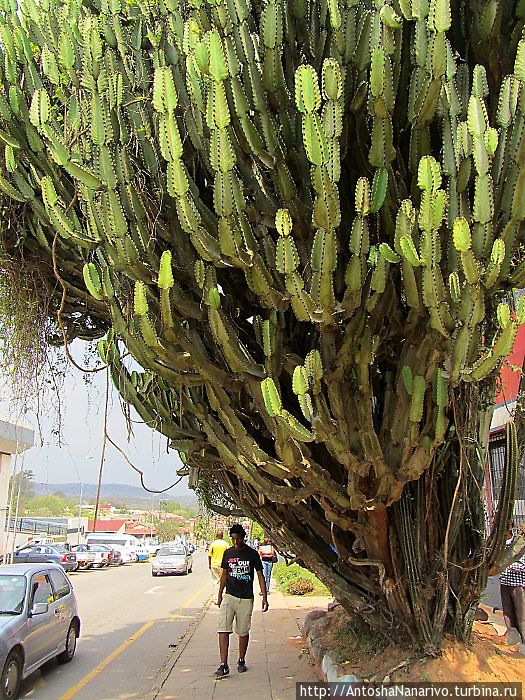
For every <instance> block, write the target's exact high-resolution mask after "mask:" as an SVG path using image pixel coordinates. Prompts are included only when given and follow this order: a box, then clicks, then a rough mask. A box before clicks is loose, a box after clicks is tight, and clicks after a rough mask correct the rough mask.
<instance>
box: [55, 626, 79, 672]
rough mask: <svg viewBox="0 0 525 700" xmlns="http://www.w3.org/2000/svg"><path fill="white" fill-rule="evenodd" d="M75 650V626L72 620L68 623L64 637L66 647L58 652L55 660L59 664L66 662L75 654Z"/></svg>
mask: <svg viewBox="0 0 525 700" xmlns="http://www.w3.org/2000/svg"><path fill="white" fill-rule="evenodd" d="M76 650H77V626H76V624H75V623H74V622H72V623H71V624H70V625H69V629H68V631H67V637H66V648H65V650H64V651H63V652H62V653H61V654H58V656H57V660H58V662H59V663H61V664H67V663H69V662H70V661H71V659H72V658H73V657H74V656H75V651H76Z"/></svg>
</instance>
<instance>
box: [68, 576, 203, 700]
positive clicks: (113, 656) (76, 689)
mask: <svg viewBox="0 0 525 700" xmlns="http://www.w3.org/2000/svg"><path fill="white" fill-rule="evenodd" d="M209 587H210V584H209V583H205V584H204V586H202V587H201V588H199V590H198V591H197V592H196V593H194V594H193V595H192V596H191V598H188V600H187V601H186V602H185V603H184V604H183V605H181V606H180V608H179V609H178V610H177V611H176V612H175V613H173V615H170V617H169V618H168V620H170V621H173V620H176V619H177V618H178V617H180V616H181V614H182V612H183V611H184V610H186V608H188V607H189V606H190V605H191V604H192V603H193V601H194V600H196V599H197V598H198V597H199V596H200V595H201V594H202V593H203V592H204V591H205V590H206V588H209ZM156 622H162V620H153V621H152V622H146V624H145V625H142V627H141V628H140V629H139V630H137V632H135V634H133V635H132V636H131V637H130V638H129V639H126V641H125V642H123V643H122V644H121V645H120V646H119V647H117V648H116V649H115V650H114V651H112V652H111V654H110V655H109V656H107V657H106V658H105V659H104V661H101V662H100V663H99V664H98V666H95V668H94V669H93V670H92V671H90V672H89V673H88V674H87V675H86V676H84V678H82V679H81V680H80V681H79V682H78V683H77V684H76V685H74V686H73V687H72V688H70V689H69V690H68V691H67V693H65V694H64V695H61V696H60V698H59V700H70V698H73V697H75V695H77V694H78V693H79V692H80V691H81V690H82V688H84V687H85V686H86V685H87V684H88V683H90V682H91V681H92V680H93V679H94V678H96V677H97V676H99V675H100V674H101V673H102V671H103V670H104V669H105V668H106V667H107V666H109V664H110V663H111V662H112V661H114V660H115V659H116V658H117V657H118V656H120V654H122V652H123V651H125V650H126V649H127V648H128V647H130V646H131V645H132V644H133V642H136V641H137V639H138V638H139V637H141V636H142V635H143V634H144V632H146V631H147V630H149V628H150V627H153V625H154V624H155V623H156Z"/></svg>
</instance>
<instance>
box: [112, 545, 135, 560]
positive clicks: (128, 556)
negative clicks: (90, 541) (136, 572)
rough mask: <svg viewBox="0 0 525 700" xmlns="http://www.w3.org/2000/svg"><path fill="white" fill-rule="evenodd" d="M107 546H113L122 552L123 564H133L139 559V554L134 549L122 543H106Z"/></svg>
mask: <svg viewBox="0 0 525 700" xmlns="http://www.w3.org/2000/svg"><path fill="white" fill-rule="evenodd" d="M105 546H107V547H109V546H111V548H112V549H113V550H115V551H116V552H119V553H120V557H121V564H132V563H133V562H136V561H137V555H136V553H135V552H134V551H131V549H130V548H129V547H125V546H124V545H120V544H112V545H105Z"/></svg>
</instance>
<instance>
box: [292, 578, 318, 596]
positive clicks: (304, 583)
mask: <svg viewBox="0 0 525 700" xmlns="http://www.w3.org/2000/svg"><path fill="white" fill-rule="evenodd" d="M314 588H315V586H314V584H313V581H311V580H310V579H307V578H304V576H300V577H299V578H296V579H294V580H293V581H290V582H289V584H288V585H287V587H286V590H287V592H288V593H289V594H290V595H306V594H307V593H313V590H314Z"/></svg>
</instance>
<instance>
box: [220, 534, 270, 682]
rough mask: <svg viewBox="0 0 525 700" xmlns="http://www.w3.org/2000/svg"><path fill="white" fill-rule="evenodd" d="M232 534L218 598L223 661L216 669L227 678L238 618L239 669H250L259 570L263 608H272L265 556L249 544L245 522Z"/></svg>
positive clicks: (242, 671)
mask: <svg viewBox="0 0 525 700" xmlns="http://www.w3.org/2000/svg"><path fill="white" fill-rule="evenodd" d="M230 537H231V538H232V542H233V547H230V548H229V549H227V550H226V551H225V552H224V555H223V557H222V574H221V582H220V586H219V596H218V598H217V605H218V606H219V608H220V610H219V620H218V625H217V631H218V633H219V652H220V656H221V665H220V666H219V668H218V669H217V670H216V671H215V677H216V678H224V676H227V675H228V674H229V673H230V668H229V666H228V648H229V644H230V634H231V633H232V631H233V623H234V622H235V632H236V633H237V635H238V636H239V660H238V661H237V671H238V672H239V673H244V672H245V671H246V670H247V669H246V650H247V649H248V642H249V640H250V627H251V621H252V612H253V580H254V578H255V572H257V578H258V579H259V586H260V587H261V594H262V611H263V612H266V611H267V610H268V599H267V597H266V584H265V581H264V576H263V573H262V562H261V557H260V556H259V554H258V553H257V552H256V551H255V549H252V548H251V547H248V545H247V544H246V532H245V530H244V528H243V526H242V525H239V524H236V525H233V526H232V527H231V529H230ZM225 590H226V592H224V591H225Z"/></svg>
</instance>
